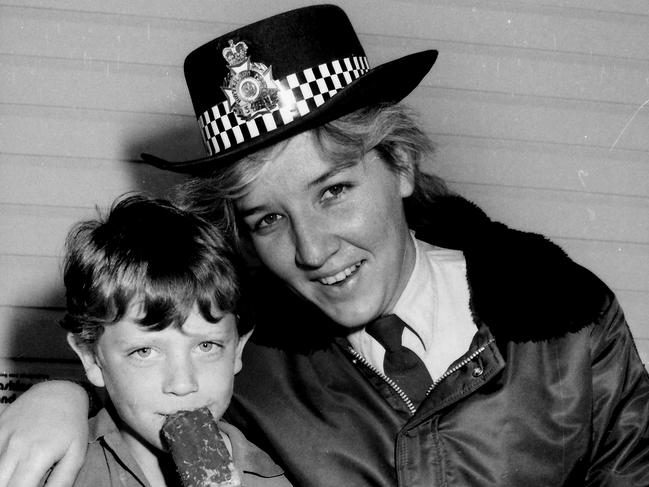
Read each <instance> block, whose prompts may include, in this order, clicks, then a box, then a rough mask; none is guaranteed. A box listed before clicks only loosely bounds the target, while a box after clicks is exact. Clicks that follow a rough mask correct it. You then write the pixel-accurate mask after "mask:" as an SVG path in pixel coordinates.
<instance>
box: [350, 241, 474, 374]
mask: <svg viewBox="0 0 649 487" xmlns="http://www.w3.org/2000/svg"><path fill="white" fill-rule="evenodd" d="M411 235H412V239H413V241H414V244H415V265H414V268H413V270H412V274H411V275H410V278H409V279H408V283H407V284H406V287H405V289H404V290H403V292H402V293H401V296H400V297H399V300H398V301H397V304H396V306H395V307H394V310H392V313H394V314H396V315H397V316H399V318H401V319H402V320H403V321H404V322H405V323H406V325H407V326H406V328H404V332H403V345H404V346H406V347H408V348H410V349H411V350H413V351H414V352H415V353H416V354H417V355H418V356H419V358H421V359H422V361H423V362H424V363H425V364H426V368H427V369H428V372H429V373H430V376H431V377H432V379H433V380H437V379H439V378H440V377H441V376H442V375H443V374H444V372H446V370H447V369H448V368H449V366H450V365H451V364H452V363H453V362H454V361H455V360H457V359H458V358H460V357H461V356H462V355H463V354H464V353H466V351H467V350H468V349H469V346H470V344H471V340H472V339H473V336H474V335H475V333H476V331H477V327H476V325H475V323H474V321H473V318H472V316H471V310H470V308H469V285H468V282H467V279H466V261H465V260H464V254H463V253H462V252H461V251H459V250H450V249H444V248H441V247H435V246H432V245H430V244H427V243H426V242H422V241H421V240H417V239H416V238H415V237H414V234H411ZM348 338H349V341H350V343H351V344H352V346H353V347H354V349H355V350H356V351H357V352H359V353H360V354H361V355H363V356H364V357H365V358H366V359H367V360H368V361H369V362H370V364H372V365H373V366H374V367H376V369H378V370H379V371H381V372H382V373H383V356H384V355H385V349H384V348H383V346H382V345H381V344H380V343H379V342H378V341H376V340H375V339H374V338H373V337H371V336H370V335H369V334H368V333H367V332H366V331H365V330H364V329H363V330H359V331H357V332H354V333H352V334H351V335H349V337H348Z"/></svg>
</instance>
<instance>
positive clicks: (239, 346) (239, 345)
mask: <svg viewBox="0 0 649 487" xmlns="http://www.w3.org/2000/svg"><path fill="white" fill-rule="evenodd" d="M250 335H252V330H250V331H249V332H248V333H246V334H245V335H242V336H240V337H239V343H237V350H236V352H235V353H236V355H235V357H234V373H235V374H236V373H238V372H239V371H240V370H241V367H242V366H243V362H241V354H243V347H245V346H246V342H247V341H248V338H250Z"/></svg>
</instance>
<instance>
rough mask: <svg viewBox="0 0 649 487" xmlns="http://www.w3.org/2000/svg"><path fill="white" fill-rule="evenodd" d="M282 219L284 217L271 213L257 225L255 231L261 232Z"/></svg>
mask: <svg viewBox="0 0 649 487" xmlns="http://www.w3.org/2000/svg"><path fill="white" fill-rule="evenodd" d="M281 219H282V215H279V214H277V213H271V214H270V215H265V216H264V217H262V218H261V219H259V221H258V222H257V223H256V225H255V230H260V229H263V228H268V227H270V226H272V225H274V224H275V223H277V222H278V221H279V220H281Z"/></svg>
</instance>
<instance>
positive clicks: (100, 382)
mask: <svg viewBox="0 0 649 487" xmlns="http://www.w3.org/2000/svg"><path fill="white" fill-rule="evenodd" d="M67 340H68V344H69V345H70V347H71V348H72V350H74V353H76V354H77V355H78V356H79V359H80V360H81V363H82V364H83V368H84V369H85V370H86V377H88V380H89V381H90V382H91V384H92V385H94V386H96V387H105V385H106V384H105V382H104V374H103V373H102V371H101V366H100V365H99V363H98V362H97V355H96V354H95V351H94V350H92V349H91V348H90V347H89V346H86V345H83V344H79V343H78V342H77V340H76V337H75V336H74V334H73V333H68V336H67Z"/></svg>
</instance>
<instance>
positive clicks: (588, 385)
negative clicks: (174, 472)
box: [0, 6, 649, 486]
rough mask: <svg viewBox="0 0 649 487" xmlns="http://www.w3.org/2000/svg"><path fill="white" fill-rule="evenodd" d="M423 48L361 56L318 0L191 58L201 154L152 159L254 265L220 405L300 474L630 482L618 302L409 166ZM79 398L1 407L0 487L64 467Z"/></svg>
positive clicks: (340, 17)
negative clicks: (410, 105)
mask: <svg viewBox="0 0 649 487" xmlns="http://www.w3.org/2000/svg"><path fill="white" fill-rule="evenodd" d="M332 26H335V29H334V30H335V33H334V32H332ZM435 57H436V52H434V51H425V52H422V53H417V54H414V55H411V56H407V57H405V58H401V59H398V60H396V61H392V62H391V63H387V64H384V65H382V66H379V67H378V68H375V69H371V70H370V69H369V68H368V67H367V64H366V60H365V57H364V53H363V51H362V48H361V46H360V44H359V43H358V40H357V39H356V36H355V34H354V32H353V29H352V28H351V26H350V25H349V22H348V20H347V19H346V17H345V16H344V14H343V13H342V12H341V11H340V10H339V9H337V8H335V7H332V6H318V7H308V8H306V9H299V10H296V11H292V12H288V13H286V14H282V15H280V16H276V17H272V18H270V19H265V20H263V21H261V22H258V23H256V24H252V25H250V26H246V27H243V28H241V29H239V30H237V31H234V32H232V33H229V34H227V35H225V36H222V37H220V38H218V39H216V40H214V41H212V42H211V43H208V44H206V45H205V46H202V47H201V48H199V49H197V50H196V51H194V52H193V53H192V54H190V55H189V57H188V58H187V61H186V64H185V70H186V77H187V82H188V85H189V89H190V93H191V95H192V101H193V103H194V108H195V110H196V113H197V116H198V117H199V123H200V124H201V126H202V128H203V135H204V137H205V142H206V145H207V147H208V150H209V152H210V155H209V157H207V158H205V159H201V160H198V161H190V162H185V163H172V162H166V161H162V160H160V159H157V158H154V157H152V156H145V157H146V159H147V161H148V162H151V163H153V164H155V165H158V166H160V167H163V168H165V169H170V170H174V171H180V172H188V173H192V174H194V175H196V176H197V177H196V178H195V179H193V180H192V181H191V182H189V183H188V184H187V185H186V186H185V187H183V188H181V191H180V193H181V200H182V201H183V203H184V204H185V205H188V206H190V207H192V208H193V209H194V211H196V212H199V213H203V214H205V215H207V216H208V217H210V218H212V219H214V220H216V221H219V222H220V223H221V224H222V225H223V226H224V228H225V229H226V231H228V232H230V234H231V235H232V236H233V238H235V239H237V240H238V241H239V242H240V243H241V248H242V251H245V250H251V251H252V252H253V254H254V256H255V257H256V258H257V259H258V261H259V263H260V266H259V272H258V276H257V279H256V280H255V283H256V290H255V291H254V292H255V298H256V299H257V302H256V312H257V315H258V318H257V322H258V324H257V329H256V331H255V335H254V337H253V339H252V343H249V345H248V348H247V351H246V352H245V353H244V360H243V362H244V367H243V370H242V372H241V373H240V375H239V376H238V377H237V380H236V384H235V389H236V390H235V398H234V399H233V403H232V405H231V408H230V411H229V416H228V419H229V420H230V421H232V422H234V424H236V425H237V426H239V427H241V428H242V429H243V430H244V431H245V433H246V436H248V437H249V438H251V440H252V441H255V442H257V443H258V444H260V446H262V447H263V448H265V449H266V450H267V451H268V452H269V453H270V454H271V455H272V456H273V457H274V458H275V459H276V460H277V461H278V462H279V463H280V464H282V465H283V466H284V467H285V469H286V472H287V476H289V478H291V480H292V481H293V482H294V483H295V484H296V485H314V486H325V485H353V486H362V485H382V486H388V485H396V484H398V485H408V486H419V485H498V486H520V485H553V486H559V485H647V484H649V433H648V431H649V428H648V426H647V422H648V421H649V400H648V399H649V377H648V376H647V372H646V370H645V369H644V367H643V365H642V363H641V362H640V360H639V358H638V355H637V352H636V350H635V346H634V344H633V341H632V338H631V335H630V333H629V330H628V327H627V325H626V323H625V322H624V318H623V315H622V312H621V310H620V308H619V305H618V304H617V301H616V299H615V297H614V296H613V295H612V293H611V292H610V291H609V290H608V289H607V288H606V286H605V285H603V284H602V283H601V282H600V281H599V280H598V279H597V278H596V277H595V276H593V275H592V274H591V273H590V272H588V271H587V270H585V269H583V268H581V267H579V266H578V265H577V264H575V263H573V262H572V261H571V260H570V259H568V258H567V257H566V256H565V254H564V253H563V252H562V251H561V250H560V249H558V248H557V247H556V246H554V245H553V244H551V243H550V242H548V241H547V240H545V239H544V238H543V237H541V236H538V235H534V234H528V233H522V232H517V231H514V230H510V229H508V228H507V227H505V226H504V225H502V224H499V223H495V222H492V221H490V220H489V218H488V217H487V216H486V215H485V214H484V213H483V212H482V211H481V210H479V209H478V208H476V207H475V206H474V205H472V204H471V203H469V202H467V201H465V200H463V199H462V198H460V197H458V196H455V195H452V194H450V193H449V192H448V191H447V190H446V188H445V186H444V184H443V182H441V181H439V180H438V179H437V178H435V177H432V176H428V175H425V174H423V173H421V172H420V170H419V166H420V163H421V162H422V161H425V160H426V159H427V158H428V157H430V152H431V151H430V143H429V141H428V139H427V138H426V137H425V135H424V134H423V132H422V131H421V130H420V129H419V128H418V127H417V125H416V123H415V122H414V121H413V118H412V117H411V116H410V114H409V113H408V112H407V111H406V110H405V109H404V108H403V107H401V106H400V105H399V104H398V103H396V102H398V101H399V100H400V99H402V98H403V97H404V96H406V95H407V94H408V93H409V92H410V91H411V90H412V89H413V88H414V86H416V84H417V83H418V82H419V81H420V80H421V79H422V78H423V76H424V75H425V74H426V72H427V71H428V70H429V69H430V67H431V66H432V64H433V62H434V60H435ZM221 87H222V89H221ZM68 389H70V390H71V392H70V394H75V395H76V397H70V398H66V399H63V398H62V396H63V395H64V394H67V391H68ZM49 391H53V393H54V394H57V395H58V396H57V397H56V401H55V403H56V405H57V410H56V411H57V414H58V415H60V416H64V417H52V416H54V415H53V414H51V412H50V411H49V410H50V409H51V405H50V404H51V401H50V404H47V405H41V406H39V401H43V397H44V396H45V394H46V393H47V392H49ZM79 396H83V395H82V394H80V393H79V390H78V389H77V388H75V386H73V385H70V384H61V383H54V384H45V385H44V386H42V387H39V388H37V389H35V390H34V391H33V392H28V393H26V394H25V395H23V396H22V397H21V398H20V399H19V402H17V403H16V405H14V406H12V407H11V408H9V409H8V410H7V412H6V413H5V414H4V415H3V416H2V417H0V419H1V420H2V424H1V425H0V426H2V428H1V429H0V440H2V442H3V445H4V448H3V450H5V453H4V454H3V456H2V457H0V485H7V482H9V483H11V482H10V479H11V478H12V475H13V476H14V478H20V476H19V473H18V472H25V471H26V468H25V466H24V465H25V464H24V462H25V460H24V459H25V458H27V457H28V453H27V451H28V450H29V449H32V448H33V449H35V450H36V451H38V455H39V457H38V458H39V460H37V466H36V467H32V471H33V470H35V471H36V472H37V474H39V475H40V474H42V473H43V471H44V470H45V468H46V467H49V465H50V463H51V462H52V461H54V460H56V459H58V458H59V457H61V456H63V455H65V456H63V460H62V468H60V469H55V471H54V474H53V475H55V476H56V477H54V478H55V480H56V481H57V482H58V481H60V480H61V479H64V478H66V477H69V476H70V475H71V473H70V472H71V471H73V470H74V466H75V464H76V463H78V461H79V460H78V457H79V451H78V450H79V447H78V446H76V445H78V444H79V442H80V440H79V437H80V433H83V431H80V429H81V428H82V427H81V426H80V423H81V422H82V421H84V418H82V417H76V416H81V415H80V414H79V411H83V412H85V408H86V405H85V398H83V397H82V398H79ZM48 400H49V397H48ZM44 404H46V403H44ZM63 406H65V407H66V408H68V409H69V413H68V414H65V415H63V414H61V413H60V410H61V409H62V408H63ZM36 417H44V418H47V419H45V420H41V423H40V424H41V425H42V424H43V423H45V424H44V425H43V428H44V430H43V431H35V429H36V427H35V426H34V425H33V423H34V418H36ZM39 427H40V425H39ZM53 431H56V432H57V437H56V439H55V440H50V439H49V437H51V436H52V435H53V433H52V432H53ZM17 437H22V438H26V439H24V440H23V441H17V443H19V446H13V447H12V446H11V443H10V441H12V439H13V441H16V438H17ZM45 442H48V444H47V445H46V446H41V448H38V445H42V444H44V443H45ZM7 445H9V447H8V449H7ZM44 451H45V453H44ZM28 475H31V478H36V474H34V473H32V474H28ZM3 482H4V483H3ZM12 485H16V484H12ZM22 485H28V486H29V485H34V483H27V482H25V483H24V484H22ZM57 485H58V484H57Z"/></svg>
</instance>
